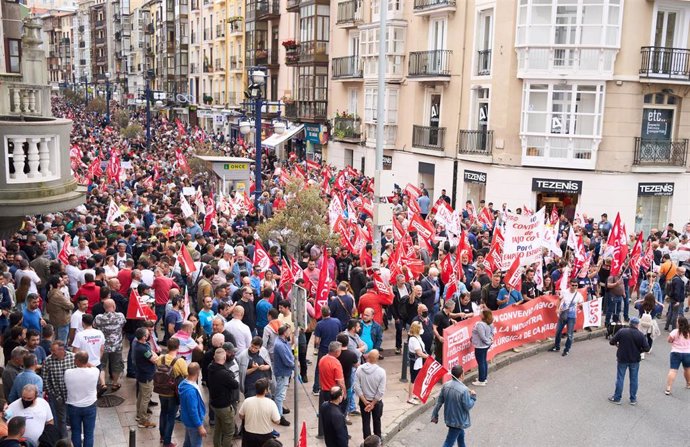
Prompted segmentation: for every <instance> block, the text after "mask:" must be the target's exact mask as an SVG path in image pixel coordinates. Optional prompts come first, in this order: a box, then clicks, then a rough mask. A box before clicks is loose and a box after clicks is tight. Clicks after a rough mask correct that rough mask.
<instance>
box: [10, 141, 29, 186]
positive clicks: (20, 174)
mask: <svg viewBox="0 0 690 447" xmlns="http://www.w3.org/2000/svg"><path fill="white" fill-rule="evenodd" d="M11 140H12V143H14V150H13V151H12V165H13V166H14V175H13V176H12V178H13V179H16V180H24V179H26V174H24V161H25V160H26V155H25V154H24V143H25V142H26V138H13V139H11Z"/></svg>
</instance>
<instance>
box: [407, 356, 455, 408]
mask: <svg viewBox="0 0 690 447" xmlns="http://www.w3.org/2000/svg"><path fill="white" fill-rule="evenodd" d="M447 373H448V370H446V368H444V367H443V365H441V364H440V363H439V362H437V361H436V360H434V359H433V358H432V357H431V356H429V357H427V358H426V362H424V366H422V369H420V370H419V373H418V374H417V378H416V379H415V381H414V388H412V394H413V395H415V396H417V397H419V400H421V401H422V403H426V401H427V400H428V399H429V396H430V395H431V392H432V391H433V390H434V385H436V382H438V381H439V380H441V379H442V378H443V376H445V375H446V374H447Z"/></svg>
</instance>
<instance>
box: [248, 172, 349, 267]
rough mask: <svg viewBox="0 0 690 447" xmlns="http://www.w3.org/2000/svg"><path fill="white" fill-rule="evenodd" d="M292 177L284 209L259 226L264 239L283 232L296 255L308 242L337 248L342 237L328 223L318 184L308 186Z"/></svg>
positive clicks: (288, 245) (286, 192) (284, 240)
mask: <svg viewBox="0 0 690 447" xmlns="http://www.w3.org/2000/svg"><path fill="white" fill-rule="evenodd" d="M292 180H293V181H292V182H291V183H290V184H288V186H287V188H286V191H285V195H286V197H291V198H290V199H289V200H288V201H287V205H286V206H285V209H283V210H282V211H279V212H276V213H274V215H273V218H271V219H269V220H267V221H266V222H264V223H262V224H260V225H259V226H258V227H257V232H258V233H259V236H260V237H261V239H262V240H263V241H267V240H268V239H269V238H270V237H269V236H273V235H275V234H280V236H281V238H282V242H283V244H284V245H285V246H287V251H288V253H289V254H291V255H293V256H294V255H296V254H298V252H299V250H300V248H301V247H303V246H304V245H306V244H308V243H311V244H316V245H319V246H322V245H327V246H330V247H333V248H335V247H337V246H338V244H339V237H338V236H337V235H335V234H331V230H330V228H329V226H328V224H327V223H326V220H325V216H326V213H327V208H328V206H327V204H326V202H325V201H324V200H323V199H322V198H321V191H320V189H319V187H318V186H305V184H304V183H303V182H302V181H301V180H300V179H294V178H293V179H292Z"/></svg>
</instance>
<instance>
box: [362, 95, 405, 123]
mask: <svg viewBox="0 0 690 447" xmlns="http://www.w3.org/2000/svg"><path fill="white" fill-rule="evenodd" d="M399 93H400V90H399V88H398V87H395V86H387V87H386V103H385V104H384V111H385V113H386V121H385V123H386V124H391V125H395V124H398V95H399ZM377 104H378V93H377V88H376V87H366V88H365V89H364V121H365V122H367V123H376V105H377Z"/></svg>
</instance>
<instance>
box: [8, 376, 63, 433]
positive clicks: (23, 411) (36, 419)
mask: <svg viewBox="0 0 690 447" xmlns="http://www.w3.org/2000/svg"><path fill="white" fill-rule="evenodd" d="M15 416H23V417H25V418H26V431H25V432H24V437H25V438H26V439H27V440H28V441H30V442H31V443H32V444H33V445H38V438H40V437H41V435H42V434H43V430H44V429H45V426H46V424H49V425H52V424H53V413H52V412H51V411H50V405H49V404H48V402H46V401H45V400H44V399H42V398H41V397H39V396H38V388H37V387H36V385H33V384H28V385H25V386H24V388H22V397H21V399H17V400H15V401H14V402H12V403H11V404H10V406H9V407H7V410H5V418H6V419H7V420H10V419H12V418H13V417H15Z"/></svg>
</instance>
